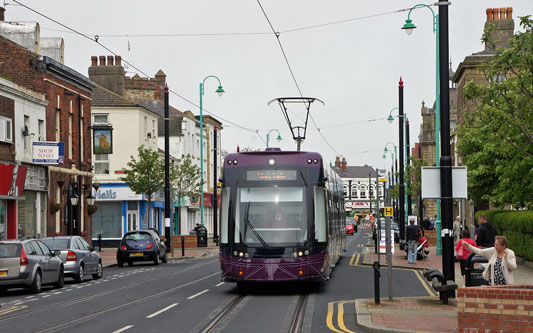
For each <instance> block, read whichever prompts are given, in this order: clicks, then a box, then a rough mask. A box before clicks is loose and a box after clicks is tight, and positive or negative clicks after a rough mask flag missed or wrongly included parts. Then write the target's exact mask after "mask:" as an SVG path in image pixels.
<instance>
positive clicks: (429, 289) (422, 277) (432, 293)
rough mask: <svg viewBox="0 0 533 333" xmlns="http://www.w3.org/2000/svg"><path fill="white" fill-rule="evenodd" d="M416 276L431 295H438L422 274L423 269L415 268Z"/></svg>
mask: <svg viewBox="0 0 533 333" xmlns="http://www.w3.org/2000/svg"><path fill="white" fill-rule="evenodd" d="M414 273H415V275H416V277H417V278H418V279H419V280H420V283H422V286H424V289H426V291H427V292H428V294H429V296H437V295H436V294H435V293H434V292H433V290H431V288H430V287H429V283H428V282H427V281H426V279H424V276H423V275H422V272H421V271H418V270H415V271H414Z"/></svg>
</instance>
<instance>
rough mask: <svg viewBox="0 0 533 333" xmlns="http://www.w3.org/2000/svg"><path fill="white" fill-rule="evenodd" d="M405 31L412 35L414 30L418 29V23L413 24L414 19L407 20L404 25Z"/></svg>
mask: <svg viewBox="0 0 533 333" xmlns="http://www.w3.org/2000/svg"><path fill="white" fill-rule="evenodd" d="M402 29H403V30H405V32H406V33H407V34H408V35H410V34H412V33H413V30H414V29H416V25H414V24H413V21H412V20H410V19H407V20H405V24H404V25H403V27H402Z"/></svg>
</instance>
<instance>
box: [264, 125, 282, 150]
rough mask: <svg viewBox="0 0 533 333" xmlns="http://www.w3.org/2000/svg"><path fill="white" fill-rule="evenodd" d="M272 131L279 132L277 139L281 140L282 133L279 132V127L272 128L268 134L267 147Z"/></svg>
mask: <svg viewBox="0 0 533 333" xmlns="http://www.w3.org/2000/svg"><path fill="white" fill-rule="evenodd" d="M272 131H276V132H277V133H278V137H277V138H276V140H278V141H281V134H279V131H278V130H277V129H271V130H270V131H269V132H268V134H267V148H268V140H270V133H272Z"/></svg>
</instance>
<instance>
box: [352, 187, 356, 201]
mask: <svg viewBox="0 0 533 333" xmlns="http://www.w3.org/2000/svg"><path fill="white" fill-rule="evenodd" d="M353 198H357V186H356V185H354V186H352V199H353Z"/></svg>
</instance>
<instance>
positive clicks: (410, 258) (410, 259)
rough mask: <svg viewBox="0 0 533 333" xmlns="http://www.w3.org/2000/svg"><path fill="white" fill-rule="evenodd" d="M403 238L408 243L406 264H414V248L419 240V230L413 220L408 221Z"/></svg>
mask: <svg viewBox="0 0 533 333" xmlns="http://www.w3.org/2000/svg"><path fill="white" fill-rule="evenodd" d="M405 237H406V239H407V241H408V248H407V249H408V250H407V263H409V264H416V248H417V247H418V239H419V238H420V229H419V228H418V226H417V225H415V220H414V219H411V220H409V226H407V229H406V235H405Z"/></svg>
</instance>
